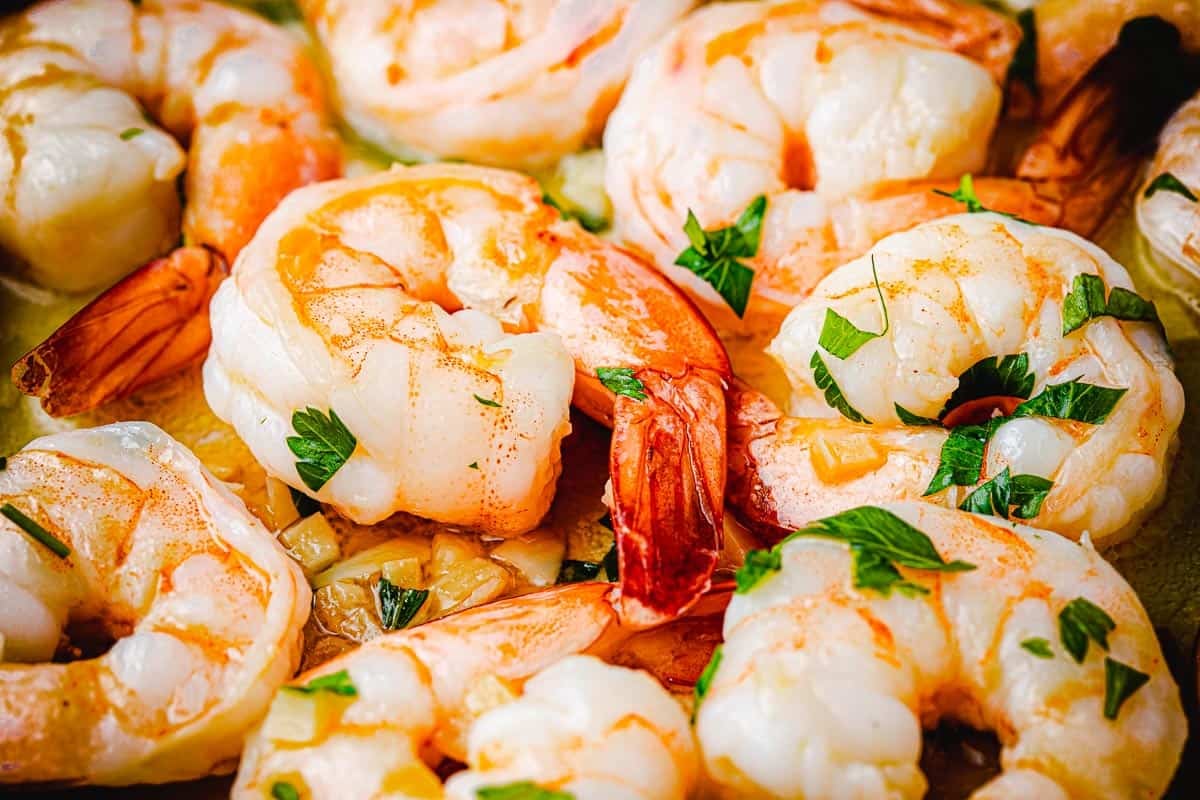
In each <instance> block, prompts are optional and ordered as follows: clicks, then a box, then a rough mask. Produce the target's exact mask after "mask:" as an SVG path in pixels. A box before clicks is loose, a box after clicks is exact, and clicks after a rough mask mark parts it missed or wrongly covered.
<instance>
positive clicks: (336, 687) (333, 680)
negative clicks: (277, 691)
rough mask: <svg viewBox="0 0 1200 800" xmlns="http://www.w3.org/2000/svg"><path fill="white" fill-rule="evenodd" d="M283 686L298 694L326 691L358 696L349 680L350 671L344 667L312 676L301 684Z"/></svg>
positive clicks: (338, 694)
mask: <svg viewBox="0 0 1200 800" xmlns="http://www.w3.org/2000/svg"><path fill="white" fill-rule="evenodd" d="M283 688H284V689H285V690H287V691H289V692H296V693H298V694H316V693H317V692H327V693H328V694H333V695H337V696H338V697H358V689H357V687H355V685H354V683H353V682H352V681H351V680H350V673H349V672H347V671H346V670H344V669H343V670H338V671H337V672H331V673H329V674H328V675H322V676H321V677H319V678H313V679H312V680H311V681H309V682H308V683H306V684H304V685H303V686H285V687H283Z"/></svg>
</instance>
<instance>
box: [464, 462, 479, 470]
mask: <svg viewBox="0 0 1200 800" xmlns="http://www.w3.org/2000/svg"><path fill="white" fill-rule="evenodd" d="M467 469H479V462H478V461H472V462H471V463H470V464H467Z"/></svg>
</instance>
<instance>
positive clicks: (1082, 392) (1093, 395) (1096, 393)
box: [1013, 378, 1128, 425]
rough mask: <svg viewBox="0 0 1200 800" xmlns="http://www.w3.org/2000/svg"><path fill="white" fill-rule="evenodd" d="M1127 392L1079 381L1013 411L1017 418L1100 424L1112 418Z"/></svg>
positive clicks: (1044, 392)
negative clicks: (1040, 418)
mask: <svg viewBox="0 0 1200 800" xmlns="http://www.w3.org/2000/svg"><path fill="white" fill-rule="evenodd" d="M1127 391H1128V390H1127V389H1111V388H1109V387H1106V386H1097V385H1096V384H1094V383H1084V382H1083V381H1081V380H1079V379H1078V378H1076V379H1074V380H1071V381H1067V382H1066V383H1055V384H1052V385H1050V386H1047V387H1046V388H1045V389H1042V392H1041V394H1039V395H1038V396H1037V397H1034V398H1033V399H1031V400H1026V401H1025V402H1024V403H1021V405H1019V406H1017V408H1016V410H1015V411H1013V416H1014V417H1049V418H1051V419H1069V420H1073V421H1075V422H1086V423H1088V424H1089V425H1099V424H1101V423H1102V422H1104V421H1105V420H1106V419H1108V415H1109V414H1110V413H1112V410H1113V408H1115V407H1116V405H1117V401H1118V400H1120V399H1121V397H1122V396H1123V395H1124V394H1125V392H1127Z"/></svg>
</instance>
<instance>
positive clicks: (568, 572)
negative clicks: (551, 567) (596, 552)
mask: <svg viewBox="0 0 1200 800" xmlns="http://www.w3.org/2000/svg"><path fill="white" fill-rule="evenodd" d="M601 566H603V565H602V564H601V563H600V562H599V561H576V560H575V559H571V558H565V559H563V562H562V566H561V567H560V568H559V570H558V582H559V583H582V582H583V581H592V580H595V579H596V576H597V575H599V574H600V567H601Z"/></svg>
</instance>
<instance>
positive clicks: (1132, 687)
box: [1104, 656, 1150, 719]
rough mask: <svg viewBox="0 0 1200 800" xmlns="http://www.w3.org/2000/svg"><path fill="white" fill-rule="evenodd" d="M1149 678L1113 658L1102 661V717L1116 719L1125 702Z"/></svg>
mask: <svg viewBox="0 0 1200 800" xmlns="http://www.w3.org/2000/svg"><path fill="white" fill-rule="evenodd" d="M1148 680H1150V676H1149V675H1147V674H1146V673H1144V672H1139V671H1138V670H1136V669H1134V668H1133V667H1131V666H1129V665H1128V664H1122V663H1121V662H1120V661H1117V660H1116V659H1114V658H1109V657H1107V656H1106V657H1105V659H1104V716H1105V718H1107V719H1116V718H1117V714H1118V713H1119V712H1120V711H1121V706H1122V705H1124V704H1125V701H1126V700H1128V699H1129V698H1130V697H1132V696H1133V693H1134V692H1136V691H1137V690H1138V689H1141V688H1142V687H1143V686H1145V685H1146V682H1147V681H1148Z"/></svg>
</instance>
